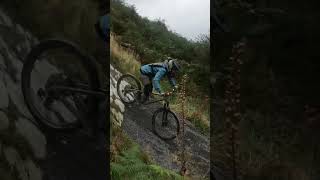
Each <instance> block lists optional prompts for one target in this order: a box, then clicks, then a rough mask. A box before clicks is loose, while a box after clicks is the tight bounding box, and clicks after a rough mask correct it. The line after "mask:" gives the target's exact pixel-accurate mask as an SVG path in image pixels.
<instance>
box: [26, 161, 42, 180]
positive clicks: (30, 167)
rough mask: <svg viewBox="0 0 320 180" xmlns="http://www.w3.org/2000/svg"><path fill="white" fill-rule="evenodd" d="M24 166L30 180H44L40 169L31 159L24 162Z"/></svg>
mask: <svg viewBox="0 0 320 180" xmlns="http://www.w3.org/2000/svg"><path fill="white" fill-rule="evenodd" d="M24 166H25V168H26V171H27V172H28V174H29V180H41V179H42V172H41V169H40V168H39V167H37V166H36V165H35V164H34V162H33V161H32V160H30V159H27V160H26V161H25V162H24Z"/></svg>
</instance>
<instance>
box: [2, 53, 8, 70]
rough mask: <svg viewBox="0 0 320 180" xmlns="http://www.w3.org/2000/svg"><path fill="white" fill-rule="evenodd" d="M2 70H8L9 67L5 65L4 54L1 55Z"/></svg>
mask: <svg viewBox="0 0 320 180" xmlns="http://www.w3.org/2000/svg"><path fill="white" fill-rule="evenodd" d="M0 69H1V70H4V69H7V65H6V64H5V60H4V57H3V55H2V54H0Z"/></svg>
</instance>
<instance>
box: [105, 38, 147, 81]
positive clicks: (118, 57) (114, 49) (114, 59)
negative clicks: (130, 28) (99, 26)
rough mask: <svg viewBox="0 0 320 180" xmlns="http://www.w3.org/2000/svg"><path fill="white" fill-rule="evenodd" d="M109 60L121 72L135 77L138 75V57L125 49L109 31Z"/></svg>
mask: <svg viewBox="0 0 320 180" xmlns="http://www.w3.org/2000/svg"><path fill="white" fill-rule="evenodd" d="M110 52H111V54H110V61H111V64H112V65H114V66H115V68H117V69H118V70H119V71H120V72H122V73H130V74H133V75H135V76H136V77H139V76H140V72H139V69H140V66H141V64H140V62H139V57H138V56H137V55H134V54H133V53H132V52H130V51H128V50H125V49H124V48H123V47H121V46H120V44H119V42H118V41H117V36H116V35H115V34H113V33H111V36H110Z"/></svg>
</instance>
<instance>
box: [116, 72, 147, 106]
mask: <svg viewBox="0 0 320 180" xmlns="http://www.w3.org/2000/svg"><path fill="white" fill-rule="evenodd" d="M117 93H118V96H119V97H120V100H121V101H122V102H123V103H126V104H131V103H134V102H135V101H137V100H140V98H141V84H140V81H139V80H138V79H137V78H136V77H134V76H133V75H131V74H124V75H122V76H121V77H120V78H119V79H118V81H117Z"/></svg>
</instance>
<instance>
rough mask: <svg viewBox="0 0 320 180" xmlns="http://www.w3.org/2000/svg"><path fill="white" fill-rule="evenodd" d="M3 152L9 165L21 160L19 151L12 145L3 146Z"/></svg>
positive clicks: (11, 165) (12, 165)
mask: <svg viewBox="0 0 320 180" xmlns="http://www.w3.org/2000/svg"><path fill="white" fill-rule="evenodd" d="M3 154H4V157H5V159H6V161H7V163H8V164H9V166H10V167H14V166H15V164H17V163H19V162H20V160H21V157H20V155H19V153H18V152H17V150H16V149H15V148H13V147H4V148H3Z"/></svg>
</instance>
